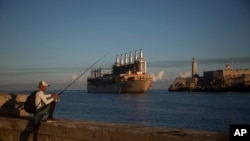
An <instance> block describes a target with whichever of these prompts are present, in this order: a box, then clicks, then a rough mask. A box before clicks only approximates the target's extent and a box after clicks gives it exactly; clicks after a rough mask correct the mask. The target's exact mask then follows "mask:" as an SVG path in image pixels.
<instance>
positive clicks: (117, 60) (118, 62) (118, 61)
mask: <svg viewBox="0 0 250 141" xmlns="http://www.w3.org/2000/svg"><path fill="white" fill-rule="evenodd" d="M115 65H116V66H119V65H120V59H119V55H117V56H116V61H115Z"/></svg>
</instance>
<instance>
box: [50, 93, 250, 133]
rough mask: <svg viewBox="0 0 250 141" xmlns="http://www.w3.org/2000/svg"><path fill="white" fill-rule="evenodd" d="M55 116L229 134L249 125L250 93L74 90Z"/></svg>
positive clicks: (58, 103)
mask: <svg viewBox="0 0 250 141" xmlns="http://www.w3.org/2000/svg"><path fill="white" fill-rule="evenodd" d="M48 92H56V91H48ZM54 116H55V117H56V118H66V119H76V120H84V121H98V122H110V123H122V124H132V125H145V126H153V127H167V128H179V129H194V130H203V131H214V132H224V133H228V131H229V125H230V124H250V93H237V92H233V93H230V92H227V93H216V92H213V93H207V92H168V91H167V90H149V91H148V93H146V94H107V93H101V94H91V93H87V91H85V90H73V91H65V92H64V93H63V94H62V95H61V97H60V101H59V102H57V105H56V111H55V113H54Z"/></svg>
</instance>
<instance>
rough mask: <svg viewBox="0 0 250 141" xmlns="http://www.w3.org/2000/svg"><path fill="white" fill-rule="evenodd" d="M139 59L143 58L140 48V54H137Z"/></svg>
mask: <svg viewBox="0 0 250 141" xmlns="http://www.w3.org/2000/svg"><path fill="white" fill-rule="evenodd" d="M139 57H140V59H142V58H143V53H142V49H140V55H139Z"/></svg>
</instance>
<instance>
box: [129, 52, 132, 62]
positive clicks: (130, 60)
mask: <svg viewBox="0 0 250 141" xmlns="http://www.w3.org/2000/svg"><path fill="white" fill-rule="evenodd" d="M129 63H130V64H132V63H133V57H132V51H130V55H129Z"/></svg>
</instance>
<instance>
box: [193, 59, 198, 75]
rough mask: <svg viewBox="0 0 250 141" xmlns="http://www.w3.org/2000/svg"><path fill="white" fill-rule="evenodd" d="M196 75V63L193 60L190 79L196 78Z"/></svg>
mask: <svg viewBox="0 0 250 141" xmlns="http://www.w3.org/2000/svg"><path fill="white" fill-rule="evenodd" d="M197 76H198V73H197V62H196V59H195V58H193V62H192V78H194V77H197Z"/></svg>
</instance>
